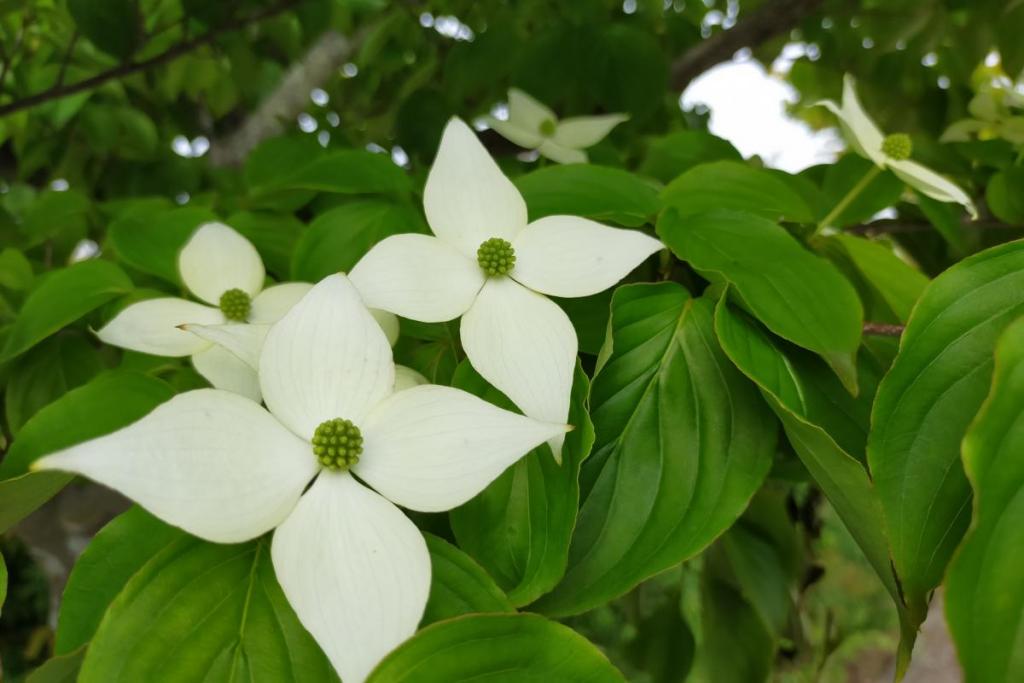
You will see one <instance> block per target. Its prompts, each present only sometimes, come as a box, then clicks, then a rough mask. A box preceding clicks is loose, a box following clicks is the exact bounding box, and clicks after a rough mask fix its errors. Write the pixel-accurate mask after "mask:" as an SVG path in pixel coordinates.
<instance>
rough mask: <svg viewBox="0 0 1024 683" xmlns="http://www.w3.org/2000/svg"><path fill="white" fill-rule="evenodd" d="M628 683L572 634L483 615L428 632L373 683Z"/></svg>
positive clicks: (543, 622) (541, 623)
mask: <svg viewBox="0 0 1024 683" xmlns="http://www.w3.org/2000/svg"><path fill="white" fill-rule="evenodd" d="M485 680H486V681H487V682H488V683H523V681H534V680H536V681H558V683H625V680H626V679H625V678H623V676H622V674H621V673H619V672H618V671H617V670H616V669H615V667H613V666H612V665H611V663H609V661H608V660H607V659H606V658H605V656H604V655H603V654H602V653H601V651H600V650H598V649H597V648H596V647H594V646H593V645H592V644H590V643H589V642H588V641H587V640H586V639H584V638H583V637H582V636H580V635H579V634H577V633H576V632H575V631H573V630H572V629H570V628H568V627H566V626H562V625H561V624H558V623H555V622H553V621H548V620H547V619H545V618H544V617H541V616H538V615H536V614H507V615H505V614H479V615H469V616H465V617H458V618H456V619H449V620H448V621H441V622H438V623H436V624H434V625H432V626H428V627H427V628H425V629H423V630H422V631H420V632H419V633H417V634H416V635H415V636H413V637H412V638H410V639H409V640H407V641H405V643H404V644H402V645H400V646H399V647H398V649H396V650H395V651H393V652H392V653H391V654H390V655H388V656H387V657H385V658H384V661H382V662H381V663H380V664H379V665H378V666H377V668H376V669H374V671H373V673H372V674H370V677H369V678H368V679H367V683H468V682H469V681H485Z"/></svg>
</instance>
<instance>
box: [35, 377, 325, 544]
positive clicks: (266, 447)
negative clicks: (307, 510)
mask: <svg viewBox="0 0 1024 683" xmlns="http://www.w3.org/2000/svg"><path fill="white" fill-rule="evenodd" d="M33 468H34V469H56V470H65V471H68V472H75V473H77V474H81V475H84V476H86V477H89V478H90V479H92V480H94V481H97V482H99V483H101V484H103V485H105V486H109V487H110V488H112V489H115V490H117V491H119V492H121V493H122V494H124V495H125V496H127V497H129V498H131V499H132V500H134V501H135V502H137V503H139V504H140V505H142V506H143V507H144V508H146V509H147V510H149V511H150V512H152V513H153V514H154V515H156V516H157V517H159V518H160V519H162V520H164V521H165V522H167V523H169V524H173V525H175V526H178V527H181V528H182V529H184V530H185V531H187V532H189V533H191V534H194V535H196V536H199V537H200V538H204V539H206V540H209V541H214V542H217V543H237V542H240V541H245V540H248V539H250V538H255V537H256V536H259V535H260V534H263V533H265V532H267V531H269V530H270V529H273V528H274V527H275V526H277V525H278V524H280V523H281V522H282V521H283V520H284V519H285V517H287V516H288V514H289V513H290V512H291V511H292V509H293V508H294V507H295V503H296V501H297V500H298V499H299V495H300V494H301V493H302V490H303V489H304V488H305V486H306V484H308V483H309V480H310V479H312V477H313V475H314V473H315V471H316V459H315V458H314V457H313V455H312V453H311V452H310V448H309V444H308V443H304V442H303V441H302V440H300V439H298V438H296V437H295V435H294V434H292V433H291V432H289V431H288V430H287V429H285V428H284V427H282V426H281V425H280V424H279V423H278V422H277V420H275V419H274V418H273V416H271V415H270V414H269V413H268V412H267V411H266V410H264V409H263V408H261V407H260V406H258V405H257V404H255V403H253V402H252V401H250V400H249V399H247V398H243V397H241V396H238V395H236V394H233V393H230V392H227V391H219V390H216V389H199V390H197V391H189V392H186V393H184V394H179V395H178V396H175V397H174V398H172V399H171V400H170V401H168V402H167V403H164V404H162V405H160V406H158V407H157V408H156V409H155V410H153V412H151V413H150V414H149V415H147V416H146V417H144V418H142V419H141V420H139V421H138V422H136V423H134V424H132V425H130V426H128V427H125V428H124V429H121V430H119V431H116V432H114V433H113V434H109V435H107V436H102V437H100V438H98V439H93V440H92V441H86V442H85V443H81V444H78V445H77V446H72V447H71V448H68V449H66V450H63V451H60V452H58V453H54V454H53V455H48V456H46V457H44V458H42V459H40V460H38V461H37V462H36V463H35V464H34V465H33Z"/></svg>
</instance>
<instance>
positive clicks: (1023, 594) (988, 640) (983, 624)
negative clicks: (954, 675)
mask: <svg viewBox="0 0 1024 683" xmlns="http://www.w3.org/2000/svg"><path fill="white" fill-rule="evenodd" d="M1022 453H1024V319H1019V320H1018V321H1017V322H1015V323H1014V324H1013V325H1011V326H1010V327H1009V328H1008V329H1007V330H1006V331H1005V332H1004V333H1003V335H1002V336H1001V337H1000V339H999V345H998V347H997V349H996V360H995V377H994V379H993V382H992V389H991V391H990V392H989V395H988V398H987V399H985V404H984V406H983V407H982V409H981V412H980V413H979V414H978V417H977V419H975V421H974V423H973V424H972V425H971V428H970V430H969V431H968V432H967V436H966V437H965V438H964V442H963V464H964V468H965V469H966V471H967V476H968V477H969V478H970V480H971V485H972V487H973V489H974V496H975V498H974V501H975V505H974V509H975V515H974V525H973V526H972V528H971V531H970V533H969V534H968V535H967V538H966V540H965V541H964V542H963V544H962V545H961V546H960V549H959V551H958V552H957V555H956V557H955V558H954V560H953V562H952V564H951V565H950V567H949V572H948V573H947V575H946V615H947V618H948V620H949V627H950V631H951V632H952V634H953V639H954V641H955V642H956V646H957V652H958V653H959V655H960V663H961V665H962V666H963V669H964V674H965V675H966V680H970V681H1019V680H1024V660H1022V659H1021V657H1020V644H1019V642H1018V641H1019V640H1020V638H1019V633H1020V625H1021V620H1022V618H1024V558H1021V554H1020V549H1021V547H1024V496H1022V495H1021V492H1022V491H1024V460H1022V459H1021V457H1020V455H1021V454H1022Z"/></svg>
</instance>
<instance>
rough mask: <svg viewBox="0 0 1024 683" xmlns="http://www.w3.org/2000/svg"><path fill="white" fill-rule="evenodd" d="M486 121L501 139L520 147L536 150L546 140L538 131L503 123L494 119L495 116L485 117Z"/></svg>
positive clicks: (511, 122)
mask: <svg viewBox="0 0 1024 683" xmlns="http://www.w3.org/2000/svg"><path fill="white" fill-rule="evenodd" d="M484 120H485V121H486V122H487V125H488V126H490V127H491V128H493V129H494V130H496V131H497V132H498V134H499V135H500V136H501V137H503V138H505V139H506V140H510V141H511V142H513V143H515V144H517V145H519V146H520V147H525V148H526V149H534V148H536V147H538V146H539V145H540V143H541V142H542V141H543V140H544V136H543V135H541V134H540V133H539V132H538V131H537V130H536V129H527V128H523V127H522V126H520V125H518V124H516V123H514V122H513V121H502V120H500V119H496V118H494V117H493V116H485V117H484Z"/></svg>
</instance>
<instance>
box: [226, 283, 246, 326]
mask: <svg viewBox="0 0 1024 683" xmlns="http://www.w3.org/2000/svg"><path fill="white" fill-rule="evenodd" d="M220 310H221V312H222V313H223V314H224V317H225V318H227V319H228V320H234V321H236V322H245V321H246V319H247V318H248V317H249V312H250V311H251V310H252V299H251V298H249V295H248V294H246V293H245V292H243V291H242V290H240V289H229V290H228V291H226V292H224V293H223V294H221V295H220Z"/></svg>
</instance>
